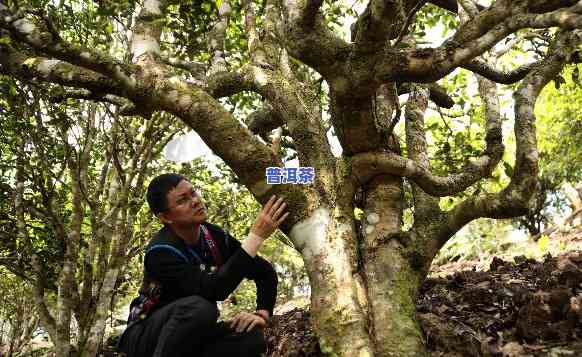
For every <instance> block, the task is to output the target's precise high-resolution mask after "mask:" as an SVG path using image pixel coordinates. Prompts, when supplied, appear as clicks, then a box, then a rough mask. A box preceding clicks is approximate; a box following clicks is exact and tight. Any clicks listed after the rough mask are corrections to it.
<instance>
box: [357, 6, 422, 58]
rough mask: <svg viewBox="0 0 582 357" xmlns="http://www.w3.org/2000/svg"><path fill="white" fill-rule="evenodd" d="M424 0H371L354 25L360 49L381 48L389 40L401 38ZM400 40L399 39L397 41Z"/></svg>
mask: <svg viewBox="0 0 582 357" xmlns="http://www.w3.org/2000/svg"><path fill="white" fill-rule="evenodd" d="M423 3H424V1H385V0H370V2H369V3H368V6H367V7H366V9H365V10H364V12H362V14H361V15H360V16H359V17H358V20H357V21H356V23H355V24H354V25H353V27H352V41H353V42H355V43H356V46H357V47H358V49H362V50H363V49H374V47H375V49H376V50H377V49H379V48H382V47H383V46H384V44H385V43H386V41H387V40H392V39H395V38H401V37H402V36H403V35H404V33H406V31H407V28H408V26H409V25H410V22H411V20H412V18H413V17H414V15H415V13H416V11H418V9H419V8H420V6H421V5H422V4H423ZM397 42H399V41H397Z"/></svg>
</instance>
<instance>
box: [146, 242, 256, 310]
mask: <svg viewBox="0 0 582 357" xmlns="http://www.w3.org/2000/svg"><path fill="white" fill-rule="evenodd" d="M254 260H255V258H252V257H251V256H250V255H248V253H247V252H245V251H244V250H243V249H240V248H239V249H237V250H236V251H235V252H234V253H233V254H232V256H231V257H230V259H228V260H227V261H226V262H225V264H223V265H222V266H221V267H220V268H219V269H218V270H217V271H216V272H214V273H208V272H205V271H201V270H200V267H199V266H198V265H196V264H189V263H186V262H184V260H183V259H181V258H180V257H178V256H177V255H175V254H174V253H173V252H172V251H169V250H165V249H158V250H154V251H151V252H149V253H148V254H147V256H146V260H145V268H146V270H147V271H148V272H149V273H150V274H152V275H153V277H154V278H155V279H157V280H159V282H160V283H161V284H162V286H163V287H164V289H165V290H166V289H167V290H168V292H169V293H171V294H173V295H176V296H178V297H185V296H190V295H199V296H202V297H204V298H206V299H208V300H211V301H221V300H224V299H226V297H227V296H228V295H229V294H231V293H232V292H233V291H234V290H235V289H236V287H237V286H238V285H239V284H240V282H241V281H242V279H243V278H244V277H245V276H246V275H248V274H250V273H251V272H252V271H253V270H254Z"/></svg>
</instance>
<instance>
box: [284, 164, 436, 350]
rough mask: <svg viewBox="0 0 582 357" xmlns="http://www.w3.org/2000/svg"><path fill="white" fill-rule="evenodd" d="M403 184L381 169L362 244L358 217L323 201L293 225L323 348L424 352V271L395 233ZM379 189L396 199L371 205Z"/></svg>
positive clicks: (368, 212) (383, 194)
mask: <svg viewBox="0 0 582 357" xmlns="http://www.w3.org/2000/svg"><path fill="white" fill-rule="evenodd" d="M401 190H402V185H401V179H400V178H396V177H391V176H390V177H382V178H381V179H379V180H378V182H377V183H376V187H375V188H374V189H373V190H372V192H374V196H375V197H370V202H371V204H370V205H369V206H368V208H367V212H366V213H367V215H366V218H365V220H366V222H365V225H364V230H367V232H366V233H365V237H366V242H365V243H364V244H363V246H362V249H361V250H360V252H358V250H356V249H355V247H357V246H358V243H357V242H356V240H357V237H358V230H359V229H358V228H357V227H358V225H359V223H358V222H356V221H354V219H353V215H351V218H350V217H349V216H350V215H349V209H345V210H342V209H339V208H335V209H333V210H330V209H328V208H319V209H318V210H316V211H315V212H314V213H313V214H312V215H311V216H310V217H309V218H307V219H306V220H304V221H303V222H300V223H298V224H297V225H295V227H294V228H293V229H292V231H291V237H292V238H293V239H294V240H295V241H296V242H298V243H299V244H298V248H299V249H300V251H301V252H302V254H303V256H304V260H305V265H306V268H307V271H308V275H309V278H310V282H311V289H312V290H311V312H312V314H313V322H314V328H315V331H316V333H317V335H318V337H319V341H320V345H321V348H322V351H323V352H324V353H326V354H329V355H335V356H350V357H351V356H376V357H382V356H398V357H402V356H424V355H425V354H426V352H425V351H426V349H425V346H424V343H423V335H422V332H421V330H420V327H419V325H418V323H417V322H416V319H415V303H414V301H415V297H416V293H417V291H418V288H419V286H420V283H421V281H422V278H423V276H422V275H421V274H420V273H419V272H418V271H416V270H414V269H413V268H412V267H411V266H410V264H409V262H408V259H407V258H406V254H405V250H404V249H403V246H402V244H401V243H400V242H399V240H398V239H397V238H396V237H397V236H398V234H394V233H397V232H399V229H400V225H401V212H402V210H401V205H402V194H401ZM380 196H383V198H382V202H384V200H390V202H392V205H388V206H386V205H385V206H384V207H383V209H382V210H381V213H380V214H378V213H374V211H373V210H374V209H375V208H379V207H380V206H376V205H375V204H374V203H373V202H377V201H375V200H376V199H378V198H379V197H380ZM368 209H369V211H368ZM352 210H353V208H352ZM339 212H343V213H339ZM356 223H357V224H356ZM362 259H363V260H362ZM358 261H360V263H358Z"/></svg>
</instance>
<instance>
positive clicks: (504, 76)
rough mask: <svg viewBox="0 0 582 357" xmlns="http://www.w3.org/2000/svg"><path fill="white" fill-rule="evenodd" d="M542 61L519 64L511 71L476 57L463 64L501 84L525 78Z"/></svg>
mask: <svg viewBox="0 0 582 357" xmlns="http://www.w3.org/2000/svg"><path fill="white" fill-rule="evenodd" d="M539 63H540V62H533V63H528V64H524V65H522V66H519V67H518V68H516V69H514V70H512V71H509V72H503V71H501V70H498V69H496V68H493V67H491V66H490V65H489V64H488V63H487V62H485V61H483V60H481V59H477V58H476V59H474V60H472V61H471V62H469V63H467V64H465V65H463V66H461V67H463V68H465V69H467V70H469V71H471V72H473V73H477V74H480V75H481V76H483V77H485V78H487V79H489V80H492V81H493V82H496V83H501V84H513V83H515V82H519V81H520V80H522V79H524V78H525V76H526V75H527V74H528V73H529V72H530V71H531V70H532V69H533V68H535V67H536V66H537V65H538V64H539Z"/></svg>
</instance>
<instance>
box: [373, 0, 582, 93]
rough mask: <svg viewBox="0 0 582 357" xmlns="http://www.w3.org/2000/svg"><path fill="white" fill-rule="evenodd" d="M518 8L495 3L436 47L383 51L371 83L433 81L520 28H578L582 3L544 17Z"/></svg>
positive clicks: (510, 3) (581, 24)
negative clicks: (373, 80)
mask: <svg viewBox="0 0 582 357" xmlns="http://www.w3.org/2000/svg"><path fill="white" fill-rule="evenodd" d="M512 6H516V7H515V8H513V7H512ZM519 6H520V3H518V4H517V5H513V2H508V1H497V2H495V3H494V4H493V5H492V6H491V7H490V8H488V9H487V10H485V11H482V12H480V13H479V14H478V15H477V16H476V17H474V18H473V19H471V20H470V21H468V22H467V23H466V24H464V25H462V26H461V27H460V29H459V30H458V31H457V33H456V34H455V35H454V36H453V37H452V38H451V39H449V40H447V41H446V42H445V43H444V44H443V45H442V46H441V47H439V48H427V49H410V50H399V49H394V48H391V49H388V50H386V51H385V53H383V54H381V55H380V57H379V58H377V61H376V62H375V63H376V65H375V71H374V73H375V80H376V81H377V82H379V83H382V82H389V81H394V80H398V81H405V82H421V83H427V82H434V81H436V80H438V79H440V78H442V77H443V76H445V75H447V74H448V73H450V72H451V71H453V70H454V69H455V68H457V67H459V66H462V65H464V64H466V63H468V62H469V61H471V60H472V59H474V58H475V57H477V56H479V55H481V54H482V53H484V52H485V51H487V50H489V49H491V48H492V47H493V46H494V45H495V44H496V43H497V42H499V41H500V40H501V39H503V38H504V37H506V36H507V35H509V34H510V33H512V32H515V31H517V30H519V29H521V28H526V27H531V28H547V27H553V26H558V27H561V28H562V29H577V28H580V27H582V3H578V4H577V5H574V6H571V7H568V8H561V9H558V10H555V11H552V12H549V13H545V14H531V13H527V12H526V13H519V12H520V11H523V10H524V9H522V8H520V7H519Z"/></svg>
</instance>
